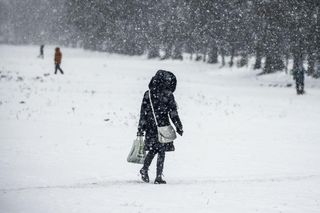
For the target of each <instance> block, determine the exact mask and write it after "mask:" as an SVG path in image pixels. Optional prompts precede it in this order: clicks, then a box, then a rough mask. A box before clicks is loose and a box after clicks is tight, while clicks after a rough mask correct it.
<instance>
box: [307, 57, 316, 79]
mask: <svg viewBox="0 0 320 213" xmlns="http://www.w3.org/2000/svg"><path fill="white" fill-rule="evenodd" d="M315 64H316V54H315V53H314V52H309V53H308V69H307V74H308V75H310V76H314V74H315V69H314V67H315Z"/></svg>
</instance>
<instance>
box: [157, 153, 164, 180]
mask: <svg viewBox="0 0 320 213" xmlns="http://www.w3.org/2000/svg"><path fill="white" fill-rule="evenodd" d="M165 157H166V152H165V151H160V152H158V159H157V177H161V176H162V172H163V165H164V160H165Z"/></svg>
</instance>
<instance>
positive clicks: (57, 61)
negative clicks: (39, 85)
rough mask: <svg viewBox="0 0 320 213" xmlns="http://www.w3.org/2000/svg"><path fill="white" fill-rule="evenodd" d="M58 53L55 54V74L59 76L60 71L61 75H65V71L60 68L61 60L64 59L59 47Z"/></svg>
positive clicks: (57, 48)
mask: <svg viewBox="0 0 320 213" xmlns="http://www.w3.org/2000/svg"><path fill="white" fill-rule="evenodd" d="M55 50H56V53H55V54H54V63H55V71H54V74H57V71H58V70H59V71H60V72H61V74H63V70H62V69H61V67H60V64H61V59H62V53H61V51H60V48H59V47H56V49H55Z"/></svg>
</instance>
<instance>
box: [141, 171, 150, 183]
mask: <svg viewBox="0 0 320 213" xmlns="http://www.w3.org/2000/svg"><path fill="white" fill-rule="evenodd" d="M140 174H141V179H142V180H143V181H144V182H146V183H149V181H150V180H149V175H148V169H144V168H142V169H140Z"/></svg>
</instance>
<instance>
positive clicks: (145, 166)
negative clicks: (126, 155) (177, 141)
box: [143, 150, 166, 177]
mask: <svg viewBox="0 0 320 213" xmlns="http://www.w3.org/2000/svg"><path fill="white" fill-rule="evenodd" d="M156 154H158V159H157V177H159V176H161V175H162V171H163V165H164V159H165V156H166V152H165V151H163V150H151V151H149V152H148V154H147V156H146V158H145V160H144V164H143V169H145V170H148V169H149V166H150V164H151V162H152V160H153V158H154V156H155V155H156Z"/></svg>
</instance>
